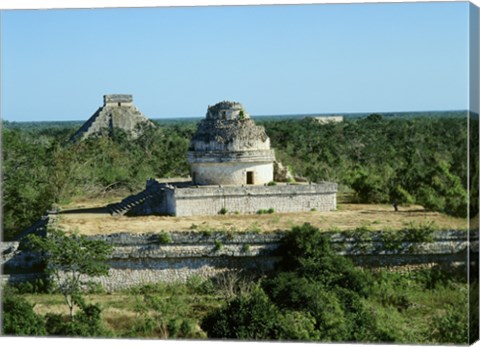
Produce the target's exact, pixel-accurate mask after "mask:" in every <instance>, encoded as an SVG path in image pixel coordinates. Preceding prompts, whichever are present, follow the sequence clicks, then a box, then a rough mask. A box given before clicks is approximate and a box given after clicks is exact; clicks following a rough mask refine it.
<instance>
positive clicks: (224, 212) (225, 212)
mask: <svg viewBox="0 0 480 347" xmlns="http://www.w3.org/2000/svg"><path fill="white" fill-rule="evenodd" d="M227 212H228V210H227V209H226V208H225V207H222V208H221V209H220V211H219V212H218V213H219V214H227Z"/></svg>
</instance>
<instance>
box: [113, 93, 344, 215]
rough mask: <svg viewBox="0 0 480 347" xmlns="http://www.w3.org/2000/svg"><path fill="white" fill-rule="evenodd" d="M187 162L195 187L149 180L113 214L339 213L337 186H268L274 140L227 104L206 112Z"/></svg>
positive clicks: (233, 104) (236, 107)
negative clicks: (143, 187)
mask: <svg viewBox="0 0 480 347" xmlns="http://www.w3.org/2000/svg"><path fill="white" fill-rule="evenodd" d="M187 160H188V162H189V163H190V165H191V175H192V181H191V182H163V183H162V182H159V181H156V180H154V179H151V180H149V181H148V182H147V186H146V189H145V190H144V191H143V192H140V193H139V194H136V195H134V196H130V197H128V198H126V199H124V200H123V201H122V202H120V203H118V204H112V205H110V206H109V208H110V211H111V212H112V213H113V214H128V215H151V214H157V215H174V216H195V215H199V216H208V215H216V214H219V213H242V214H243V213H257V212H258V211H260V210H273V211H275V212H301V211H311V210H316V211H331V210H335V208H336V204H337V200H336V193H337V184H336V183H333V182H323V183H320V184H313V183H308V182H304V183H295V184H288V183H286V184H285V183H283V184H277V183H275V184H269V183H271V182H273V180H274V161H275V154H274V151H273V149H271V148H270V139H269V138H268V136H267V134H266V133H265V129H264V128H263V127H260V126H257V125H255V123H254V121H253V120H252V119H251V118H250V116H249V115H248V113H247V112H246V111H245V110H244V108H243V107H242V105H241V104H239V103H237V102H229V101H223V102H220V103H218V104H216V105H214V106H210V107H208V111H207V115H206V118H205V119H204V120H202V121H201V122H200V124H199V126H198V129H197V132H196V133H195V134H194V136H193V138H192V139H191V144H190V150H189V151H188V154H187ZM277 166H278V164H277ZM282 170H283V171H284V172H283V177H284V178H289V176H288V170H286V169H284V168H282ZM277 176H278V175H277Z"/></svg>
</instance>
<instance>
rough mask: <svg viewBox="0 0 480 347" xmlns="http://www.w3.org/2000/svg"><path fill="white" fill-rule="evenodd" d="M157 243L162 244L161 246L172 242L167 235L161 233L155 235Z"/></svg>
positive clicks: (170, 237)
mask: <svg viewBox="0 0 480 347" xmlns="http://www.w3.org/2000/svg"><path fill="white" fill-rule="evenodd" d="M157 242H158V243H160V244H162V245H165V244H168V243H171V242H172V236H171V235H170V234H169V233H167V232H164V231H162V232H161V233H159V234H158V235H157Z"/></svg>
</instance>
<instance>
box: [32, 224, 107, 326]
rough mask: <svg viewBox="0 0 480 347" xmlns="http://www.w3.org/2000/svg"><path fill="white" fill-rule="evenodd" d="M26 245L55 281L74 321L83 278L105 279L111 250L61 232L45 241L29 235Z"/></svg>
mask: <svg viewBox="0 0 480 347" xmlns="http://www.w3.org/2000/svg"><path fill="white" fill-rule="evenodd" d="M28 243H29V246H30V248H31V249H33V250H35V251H38V252H39V253H40V256H41V257H42V259H43V260H44V261H45V262H46V264H47V267H46V271H47V272H48V273H49V274H50V275H52V276H53V277H54V278H55V280H56V282H57V285H58V287H59V290H60V292H61V293H62V294H63V296H64V298H65V302H66V304H67V305H68V308H69V310H70V319H71V321H73V320H74V308H75V306H79V305H80V304H82V303H83V301H82V296H81V294H82V287H83V286H84V285H85V284H86V283H87V282H86V280H85V277H86V276H89V277H95V276H102V275H108V265H107V259H108V256H109V255H110V254H111V250H112V249H111V246H110V245H108V244H107V243H105V242H104V241H100V240H91V239H88V238H87V237H85V236H84V235H77V234H73V235H71V236H69V235H67V234H66V233H65V232H64V231H63V230H61V229H53V230H49V231H48V233H47V236H46V237H40V236H37V235H29V236H28Z"/></svg>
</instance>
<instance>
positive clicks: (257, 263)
mask: <svg viewBox="0 0 480 347" xmlns="http://www.w3.org/2000/svg"><path fill="white" fill-rule="evenodd" d="M169 235H170V237H171V241H170V242H168V243H162V242H160V241H159V240H160V238H159V236H158V234H143V235H133V234H127V233H119V234H113V235H107V236H96V237H94V238H96V239H102V240H105V241H107V242H109V243H110V244H113V245H114V253H113V255H112V257H111V261H110V266H111V268H110V270H109V276H104V277H100V278H95V279H94V281H95V282H97V283H100V284H101V285H102V286H103V287H104V288H105V289H106V290H108V291H116V290H119V289H123V288H127V287H129V286H132V285H139V284H147V283H154V282H158V281H165V282H175V281H186V280H187V279H188V278H189V277H191V276H200V277H202V278H212V277H214V276H217V275H220V274H222V273H225V272H228V271H235V272H241V271H250V272H254V273H256V274H260V273H263V272H267V271H270V270H272V269H273V267H274V265H275V263H276V262H277V261H278V260H279V257H278V256H276V255H274V254H273V252H274V250H275V249H276V248H277V247H278V244H279V242H280V240H281V238H282V237H283V234H282V233H269V234H257V233H241V234H240V233H238V234H235V235H226V234H225V233H212V234H206V233H201V232H177V233H175V232H172V233H169Z"/></svg>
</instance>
